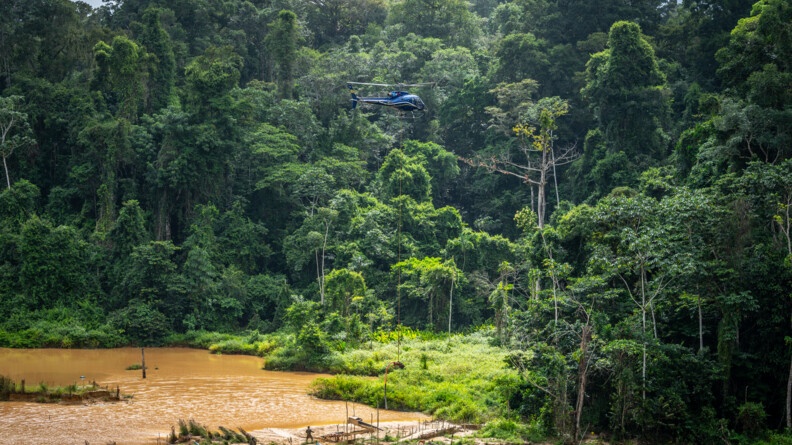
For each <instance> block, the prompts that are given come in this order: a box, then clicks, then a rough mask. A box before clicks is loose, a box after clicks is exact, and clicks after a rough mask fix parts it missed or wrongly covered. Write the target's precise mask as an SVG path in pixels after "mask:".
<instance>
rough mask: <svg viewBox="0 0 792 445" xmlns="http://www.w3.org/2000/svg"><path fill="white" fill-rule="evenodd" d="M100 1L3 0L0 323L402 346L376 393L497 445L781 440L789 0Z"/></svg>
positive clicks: (372, 364)
mask: <svg viewBox="0 0 792 445" xmlns="http://www.w3.org/2000/svg"><path fill="white" fill-rule="evenodd" d="M115 3H116V4H115V6H114V7H113V8H108V7H104V8H100V9H98V10H91V9H90V8H88V6H87V5H86V4H84V3H81V2H69V1H66V0H57V1H55V0H52V1H50V0H46V1H44V0H31V1H29V2H22V1H10V2H0V42H2V44H0V134H2V140H0V153H1V154H2V158H3V159H2V160H3V175H2V176H3V177H4V178H6V181H4V182H5V184H4V185H5V187H3V191H2V192H0V346H11V347H45V346H55V347H102V346H107V347H111V346H120V345H132V344H141V345H142V344H145V345H149V344H151V345H159V344H179V345H189V346H194V347H201V348H206V349H209V350H211V351H212V352H215V353H244V354H256V355H259V356H262V357H265V358H266V362H265V363H266V365H265V366H266V367H267V368H272V369H302V370H316V371H330V372H334V373H354V374H359V375H363V376H369V377H370V376H380V375H381V374H382V372H383V371H384V369H385V366H386V365H387V364H388V363H390V362H392V361H393V360H394V356H395V357H396V359H399V360H402V361H403V362H404V363H405V364H406V365H407V368H406V369H404V370H395V369H392V370H391V374H389V377H391V378H390V379H389V383H390V385H389V393H388V398H389V405H390V404H392V405H393V406H395V407H398V408H404V409H422V410H426V411H428V412H432V413H434V414H436V415H438V416H442V417H444V418H448V419H454V420H459V421H480V422H483V421H491V422H490V424H489V425H488V426H487V427H486V428H485V430H486V431H487V434H489V435H491V436H495V437H501V438H504V439H505V440H508V441H525V440H536V439H538V438H539V437H540V436H541V435H543V434H549V435H554V436H555V437H553V438H552V439H557V440H564V441H567V442H570V443H571V442H578V441H580V440H581V439H582V433H583V430H584V429H586V427H587V426H591V430H593V431H596V432H600V431H602V432H605V433H609V434H611V435H612V436H615V437H617V439H618V440H625V441H631V440H635V441H641V442H657V443H721V442H723V441H731V442H733V443H738V442H739V443H750V442H751V441H754V442H756V441H762V440H764V441H766V442H767V441H769V442H771V443H784V441H785V440H786V436H779V435H772V432H769V433H768V431H770V430H777V429H778V428H779V427H780V426H782V425H783V424H784V423H785V420H786V419H785V416H784V413H785V411H788V409H789V408H788V407H786V394H785V391H779V390H778V389H779V388H787V385H788V383H789V381H788V379H789V377H788V369H789V345H788V343H786V342H785V340H784V339H785V338H786V337H789V335H788V331H789V314H790V307H789V298H788V294H789V289H790V288H792V274H791V273H790V267H789V264H790V258H791V257H792V256H791V252H792V247H790V224H789V220H790V215H789V209H790V207H791V206H792V200H791V199H792V198H790V197H791V196H792V193H790V190H791V188H790V186H789V184H790V183H792V180H790V178H791V177H792V172H791V171H790V165H791V164H790V160H789V159H790V158H792V151H790V147H792V144H791V143H790V141H792V136H791V135H790V129H792V125H790V122H791V120H790V107H789V102H790V100H792V96H790V91H792V90H790V88H789V85H790V76H791V75H790V67H789V63H790V60H792V56H790V54H792V50H790V44H789V42H790V40H791V39H790V38H789V26H788V23H789V22H790V13H791V12H790V11H792V8H790V6H789V1H788V0H759V1H754V0H729V1H713V0H701V1H695V2H694V1H684V2H666V1H660V0H651V1H641V2H624V1H620V0H601V1H598V2H590V1H589V2H587V1H583V0H571V1H566V2H556V1H549V0H529V1H523V0H515V1H507V2H501V3H498V2H497V1H493V0H475V1H473V2H471V3H466V2H462V1H458V0H436V1H425V0H405V1H401V2H385V1H380V0H344V1H341V0H328V1H322V2H297V3H293V2H292V3H290V2H280V3H278V2H276V3H272V4H270V3H266V2H246V1H240V0H224V1H203V2H198V3H196V4H192V3H191V5H192V6H196V7H183V6H184V5H182V4H176V3H174V4H171V5H170V6H168V5H165V3H166V2H148V1H132V0H129V1H123V2H115ZM154 3H156V4H154ZM171 3H173V2H171ZM177 3H178V2H177ZM182 3H185V2H182ZM265 3H266V4H265ZM158 5H159V6H158ZM163 5H164V6H163ZM185 5H186V3H185ZM166 6H167V8H166ZM168 8H172V9H168ZM347 82H366V83H369V82H370V83H374V84H381V85H382V86H379V85H367V86H366V88H365V89H366V91H365V93H364V94H365V95H370V96H381V95H384V94H386V93H388V92H390V91H393V90H396V89H398V90H406V91H409V92H412V93H417V94H419V95H420V96H421V97H422V98H423V100H424V102H425V103H426V104H427V108H426V110H425V112H422V113H420V114H419V113H415V114H401V113H399V112H398V111H395V110H392V109H389V108H387V107H378V106H374V105H371V106H368V107H366V106H360V107H358V108H357V109H356V110H354V111H350V109H349V108H350V106H349V90H348V89H347V88H346V83H347ZM412 82H428V83H433V86H432V87H411V86H405V85H407V84H409V83H412ZM362 90H363V88H361V93H363V91H362ZM562 115H563V118H561V116H562ZM515 130H516V131H515ZM672 141H675V148H674V149H673V150H671V142H672ZM576 144H579V145H578V146H579V147H580V148H582V149H583V156H582V157H581V158H580V159H578V160H576V161H575V162H574V163H572V164H571V165H566V161H568V160H572V158H574V156H573V155H572V154H573V153H576V151H575V150H570V151H568V152H567V153H568V154H569V157H566V158H564V157H563V156H561V155H562V154H563V153H564V150H565V147H568V148H570V149H571V148H573V147H575V146H576ZM540 155H541V156H540ZM460 157H461V158H460ZM559 158H562V159H559ZM460 159H462V160H464V161H466V162H465V163H462V164H460V163H458V161H459V160H460ZM472 166H475V167H476V168H475V169H474V168H472ZM551 167H552V168H551ZM487 169H490V170H496V171H499V172H501V173H505V174H504V175H491V174H489V172H488V171H487ZM296 296H299V297H296ZM482 325H492V327H491V328H488V331H487V332H488V334H486V335H485V334H481V333H476V334H472V335H470V336H455V335H453V334H446V331H447V330H450V331H451V332H469V331H470V330H471V329H473V328H474V327H475V326H482ZM441 332H442V334H441ZM399 342H401V344H399ZM490 344H497V345H499V346H498V347H495V346H490ZM402 346H403V348H402ZM506 354H508V356H509V357H510V358H511V361H510V364H511V365H512V368H508V369H507V368H503V363H502V362H501V361H502V359H503V357H504V355H506ZM402 357H403V359H402ZM491 360H494V361H491ZM471 364H476V365H477V368H475V369H473V368H471ZM338 379H342V378H341V377H338ZM343 379H345V380H343V381H341V380H339V381H338V383H337V384H334V383H333V380H329V381H327V382H324V383H322V385H325V386H323V388H325V389H326V391H327V394H328V397H330V396H332V397H338V398H353V399H355V400H360V401H365V402H367V403H371V404H373V405H378V404H379V405H381V403H382V396H383V395H384V394H382V388H381V387H379V386H378V385H379V380H377V379H374V380H372V379H368V380H366V379H362V378H360V379H359V378H357V377H344V378H343ZM334 385H335V386H337V387H338V388H335V386H334ZM325 389H323V390H325ZM741 403H742V404H741ZM191 428H194V426H190V425H188V424H187V423H184V430H185V433H187V432H189V430H190V429H191ZM231 433H232V432H229V431H221V433H212V434H213V437H215V438H219V437H224V439H217V440H235V439H233V438H232V436H233V434H231ZM575 434H576V435H577V437H573V435H575Z"/></svg>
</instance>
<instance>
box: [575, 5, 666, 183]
mask: <svg viewBox="0 0 792 445" xmlns="http://www.w3.org/2000/svg"><path fill="white" fill-rule="evenodd" d="M581 94H582V95H583V98H584V99H585V100H586V102H588V105H589V109H590V110H591V111H592V113H593V114H594V117H595V119H596V122H597V126H596V129H594V130H592V131H590V132H589V135H587V136H586V146H585V153H584V157H583V160H582V161H583V164H584V168H583V171H585V175H587V176H588V177H589V178H591V179H593V180H594V182H595V183H596V184H597V187H598V189H599V190H597V191H598V192H599V193H600V194H605V193H607V192H609V191H610V189H611V188H613V187H615V186H620V185H635V183H636V182H637V173H638V172H640V171H643V170H644V169H646V168H647V167H650V166H653V165H655V164H657V163H658V162H659V161H661V160H663V159H665V156H666V155H667V149H668V142H669V137H668V135H667V133H666V130H665V125H666V120H667V118H668V115H669V106H668V97H669V90H668V86H667V82H666V77H665V75H664V74H663V73H662V72H661V71H660V67H659V65H658V60H657V58H656V57H655V53H654V50H653V49H652V47H651V45H649V42H647V40H646V38H644V36H643V35H642V34H641V28H640V27H639V26H638V25H637V24H635V23H631V22H623V21H622V22H616V23H614V24H613V26H611V29H610V33H609V34H608V48H607V49H606V50H604V51H602V52H599V53H596V54H594V55H592V56H591V59H590V60H589V61H588V63H587V64H586V85H585V87H583V89H582V90H581Z"/></svg>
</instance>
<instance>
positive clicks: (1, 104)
mask: <svg viewBox="0 0 792 445" xmlns="http://www.w3.org/2000/svg"><path fill="white" fill-rule="evenodd" d="M23 100H24V98H23V97H22V96H8V97H0V155H1V156H2V157H3V171H4V172H5V177H6V186H7V188H9V189H10V188H11V176H10V175H9V173H8V158H9V157H10V156H11V155H12V154H14V151H15V150H16V149H18V148H23V147H26V146H28V145H30V144H32V143H33V138H32V132H31V130H30V124H29V123H28V117H27V114H26V113H23V112H21V111H19V106H20V105H21V104H22V101H23Z"/></svg>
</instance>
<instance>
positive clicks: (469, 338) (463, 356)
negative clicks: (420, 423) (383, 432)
mask: <svg viewBox="0 0 792 445" xmlns="http://www.w3.org/2000/svg"><path fill="white" fill-rule="evenodd" d="M505 355H506V352H505V351H504V350H502V349H500V348H497V347H494V346H491V345H490V343H489V338H488V337H487V336H486V335H484V334H481V333H476V334H470V335H455V336H446V338H440V339H431V340H424V339H421V338H420V337H418V336H416V337H415V338H412V339H407V340H402V341H401V343H400V344H398V343H395V342H390V343H385V344H382V343H380V344H375V346H374V347H373V348H371V349H357V350H352V351H348V352H344V353H338V354H337V360H334V361H333V363H334V365H333V366H334V368H333V369H328V371H330V372H333V373H336V374H337V375H336V376H334V377H329V378H319V379H317V380H316V381H315V382H314V383H313V385H312V388H311V393H312V394H313V395H315V396H316V397H320V398H327V399H342V400H353V401H356V402H361V403H365V404H367V405H371V406H379V407H384V402H385V385H384V384H385V382H384V371H385V367H386V366H387V365H388V364H389V363H392V362H394V361H397V360H398V361H399V362H401V363H402V364H404V369H397V368H396V367H394V366H391V367H390V369H389V372H388V378H387V402H388V408H389V409H400V410H416V411H423V412H426V413H429V414H432V415H434V416H436V417H439V418H443V419H447V420H451V421H457V422H466V423H481V422H484V421H487V420H489V419H492V418H495V417H498V416H499V415H501V414H503V413H502V411H503V409H504V407H506V406H508V404H507V401H508V398H509V397H510V396H511V394H512V392H513V391H515V390H516V388H517V386H518V376H517V373H516V372H515V371H514V370H512V369H509V368H507V366H506V363H505V361H504V359H505ZM370 376H378V377H377V378H372V377H370Z"/></svg>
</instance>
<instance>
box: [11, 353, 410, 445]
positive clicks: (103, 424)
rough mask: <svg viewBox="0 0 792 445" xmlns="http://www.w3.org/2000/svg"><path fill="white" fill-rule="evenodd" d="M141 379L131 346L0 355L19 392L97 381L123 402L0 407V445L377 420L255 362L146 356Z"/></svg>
mask: <svg viewBox="0 0 792 445" xmlns="http://www.w3.org/2000/svg"><path fill="white" fill-rule="evenodd" d="M145 358H146V366H147V368H148V369H147V371H146V379H143V378H142V372H141V370H136V371H126V370H125V369H126V368H127V367H128V366H130V365H132V364H139V363H141V351H140V349H137V348H123V349H103V350H64V349H33V350H29V349H24V350H19V349H4V348H0V375H4V376H6V377H10V378H11V379H13V380H15V381H16V382H19V381H21V380H22V379H24V380H25V385H26V386H27V387H28V388H31V387H36V386H38V385H39V384H40V383H45V384H47V385H48V386H66V385H71V384H77V385H81V384H83V383H85V384H88V383H89V382H93V381H96V382H97V383H98V384H100V385H107V386H109V387H110V388H111V389H115V388H116V386H118V387H120V388H121V393H122V394H128V395H131V396H132V398H130V399H128V401H126V402H120V403H91V404H80V405H61V404H39V403H21V402H2V403H0V445H6V444H9V445H10V444H13V445H24V444H37V445H38V444H79V445H83V444H84V443H85V442H86V441H87V442H88V443H90V444H104V443H107V442H108V441H115V442H116V443H117V444H118V445H121V444H134V445H137V444H156V443H157V441H158V439H159V443H164V442H165V437H166V436H167V434H168V432H169V431H170V429H171V426H176V427H177V430H178V425H177V422H178V420H179V419H184V420H188V419H194V420H195V421H196V422H198V423H201V424H203V425H206V426H207V427H209V428H210V429H215V428H217V427H218V426H224V427H229V428H237V427H241V428H244V429H245V430H247V431H253V432H255V430H257V429H263V428H296V427H303V426H306V425H327V424H334V423H342V422H343V421H344V420H345V419H346V415H347V412H349V415H352V414H355V415H357V416H359V417H362V418H363V419H366V420H376V416H377V414H376V411H374V410H372V409H370V408H368V407H365V406H362V405H353V404H346V403H345V402H337V401H325V400H319V399H315V398H313V397H310V396H308V395H307V390H308V387H309V385H310V383H311V381H313V380H314V379H315V378H316V377H318V375H317V374H312V373H295V372H272V371H263V370H262V369H261V365H262V360H261V359H260V358H257V357H249V356H236V355H212V354H209V353H208V352H207V351H203V350H195V349H181V348H146V349H145ZM421 417H422V416H420V415H419V414H416V413H401V412H394V411H382V410H381V411H379V420H380V421H382V422H385V421H405V422H408V421H412V420H416V419H419V418H421Z"/></svg>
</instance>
